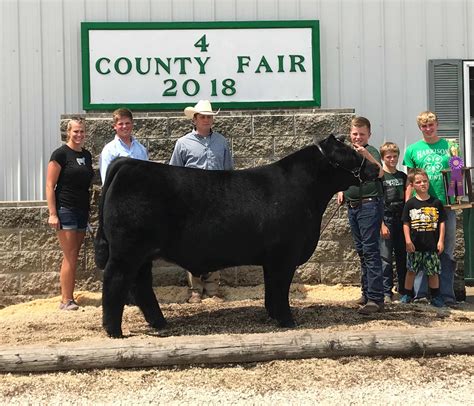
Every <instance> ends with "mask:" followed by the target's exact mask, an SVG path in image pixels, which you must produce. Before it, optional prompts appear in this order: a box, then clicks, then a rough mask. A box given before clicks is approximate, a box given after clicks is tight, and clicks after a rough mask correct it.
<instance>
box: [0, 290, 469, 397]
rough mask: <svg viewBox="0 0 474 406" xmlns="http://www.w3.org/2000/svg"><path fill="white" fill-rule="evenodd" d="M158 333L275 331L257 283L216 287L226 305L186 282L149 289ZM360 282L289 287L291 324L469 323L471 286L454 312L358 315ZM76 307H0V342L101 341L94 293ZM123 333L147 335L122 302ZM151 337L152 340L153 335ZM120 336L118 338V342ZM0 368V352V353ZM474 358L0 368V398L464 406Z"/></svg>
mask: <svg viewBox="0 0 474 406" xmlns="http://www.w3.org/2000/svg"><path fill="white" fill-rule="evenodd" d="M156 293H157V297H158V299H159V301H160V304H161V307H162V310H163V313H164V315H165V317H166V319H167V320H168V323H169V326H168V328H167V329H166V331H165V334H166V335H167V336H183V335H200V336H203V335H210V334H244V333H248V334H251V333H271V332H275V331H278V329H277V328H276V326H275V324H273V323H272V322H271V321H269V320H268V318H267V317H266V314H265V310H264V308H263V287H262V286H257V287H252V288H223V293H224V296H225V299H226V301H225V302H224V303H215V302H213V301H212V300H211V299H206V300H204V301H203V303H202V304H199V305H190V304H187V303H186V297H187V296H186V295H187V292H186V288H181V287H169V288H166V287H164V288H157V289H156ZM358 296H359V288H356V287H347V286H341V285H336V286H324V285H318V286H305V285H294V286H292V291H291V305H292V308H293V314H294V317H295V321H296V323H297V325H298V327H297V329H301V330H304V329H310V330H313V331H314V330H317V331H321V332H332V331H348V330H349V331H350V330H353V331H363V330H366V331H368V330H380V329H392V330H394V331H395V330H398V331H399V330H406V332H407V334H409V333H410V331H411V330H413V329H429V328H443V327H446V328H450V327H463V328H471V327H473V328H474V288H469V290H468V300H467V302H464V303H461V304H460V305H459V307H458V308H457V309H449V308H443V309H436V308H434V307H432V306H430V305H428V304H411V305H401V304H399V303H394V304H392V305H389V306H387V307H386V310H385V312H384V313H380V314H376V315H374V316H361V315H359V314H358V313H357V312H356V308H357V306H355V305H354V303H353V301H354V300H355V299H356V298H357V297H358ZM77 302H78V303H79V305H80V306H81V308H80V310H78V311H77V312H64V311H59V310H58V303H59V298H58V297H56V298H52V299H45V300H36V301H33V302H29V303H23V304H20V305H16V306H10V307H7V308H5V309H2V310H0V345H1V347H2V348H4V347H12V346H18V347H21V346H23V345H30V344H41V345H48V344H61V343H74V342H80V343H81V344H83V343H87V342H88V341H89V340H90V341H91V342H92V341H93V340H94V341H97V339H99V340H104V342H106V341H107V340H110V339H109V338H107V337H106V335H105V333H104V332H103V330H102V327H101V316H102V311H101V307H100V294H99V293H91V292H77ZM123 330H124V334H126V335H128V336H140V335H144V334H146V328H145V322H144V320H143V317H142V315H141V313H140V312H139V310H138V309H137V308H136V307H126V309H125V313H124V318H123ZM154 339H156V340H159V339H160V338H159V337H156V338H154ZM125 340H126V339H125ZM0 364H1V358H0ZM473 372H474V356H472V355H471V356H470V355H454V354H453V355H448V356H436V357H419V358H395V357H375V358H374V357H372V358H366V357H343V358H338V359H316V358H315V359H306V360H279V361H272V362H261V363H242V364H233V365H219V366H209V365H190V366H186V367H169V368H165V367H161V368H144V369H128V370H113V369H94V370H87V371H69V372H58V373H35V374H10V373H9V374H1V375H0V404H9V405H12V404H91V403H94V404H127V405H128V404H149V403H154V404H193V405H194V404H206V405H208V404H272V403H275V402H285V403H286V404H298V405H300V404H303V405H304V404H308V405H309V404H312V405H313V404H323V405H329V404H331V405H333V404H335V403H340V404H363V403H368V402H373V403H375V404H380V403H386V404H393V405H399V404H400V405H402V404H403V405H406V404H421V405H424V404H426V405H428V404H430V405H451V404H452V405H461V404H462V405H465V404H469V403H471V402H472V399H473V398H474V373H473Z"/></svg>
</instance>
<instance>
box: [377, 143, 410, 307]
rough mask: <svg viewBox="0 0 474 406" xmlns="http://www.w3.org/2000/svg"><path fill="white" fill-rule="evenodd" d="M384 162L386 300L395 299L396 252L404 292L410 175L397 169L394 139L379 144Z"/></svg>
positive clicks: (382, 233)
mask: <svg viewBox="0 0 474 406" xmlns="http://www.w3.org/2000/svg"><path fill="white" fill-rule="evenodd" d="M380 156H381V158H382V163H383V171H384V174H383V178H382V188H383V203H384V210H383V221H382V226H381V228H380V256H381V257H382V272H383V290H384V302H385V303H391V302H392V298H393V292H392V289H393V253H395V263H396V267H397V280H398V293H399V294H400V295H401V296H403V295H404V294H405V293H406V292H405V275H406V273H407V267H406V262H407V252H406V249H405V238H404V236H403V222H402V211H403V206H404V204H405V188H406V183H407V175H406V174H405V173H404V172H402V171H399V170H398V169H397V164H398V158H399V156H400V149H399V148H398V146H397V145H396V144H394V143H393V142H386V143H385V144H383V145H382V146H381V147H380Z"/></svg>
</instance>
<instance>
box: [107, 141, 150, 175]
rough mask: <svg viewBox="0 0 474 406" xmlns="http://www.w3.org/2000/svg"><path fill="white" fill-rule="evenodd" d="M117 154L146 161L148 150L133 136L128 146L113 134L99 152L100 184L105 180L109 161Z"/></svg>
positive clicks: (117, 155)
mask: <svg viewBox="0 0 474 406" xmlns="http://www.w3.org/2000/svg"><path fill="white" fill-rule="evenodd" d="M119 156H126V157H129V158H135V159H141V160H142V161H148V152H147V150H146V148H145V147H144V146H143V145H142V144H140V142H139V141H137V139H136V138H135V137H132V143H131V144H130V148H129V147H128V145H127V144H126V143H125V142H123V141H122V140H121V139H120V137H119V136H118V135H115V138H114V139H113V140H112V141H110V142H109V143H108V144H107V145H106V146H105V147H104V149H103V150H102V152H101V154H100V159H99V171H100V177H101V179H102V184H104V182H105V175H106V174H107V168H108V167H109V165H110V163H111V162H112V161H113V160H114V159H115V158H117V157H119Z"/></svg>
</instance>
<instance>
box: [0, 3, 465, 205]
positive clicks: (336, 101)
mask: <svg viewBox="0 0 474 406" xmlns="http://www.w3.org/2000/svg"><path fill="white" fill-rule="evenodd" d="M293 19H294V20H300V19H318V20H320V27H321V70H322V78H321V79H322V80H321V82H322V92H321V96H322V107H323V108H352V107H353V108H355V109H356V113H357V114H360V115H365V116H367V117H369V118H370V119H371V121H372V122H373V134H374V135H373V138H372V143H373V144H374V145H379V144H380V143H382V142H383V141H384V140H385V139H390V140H393V141H395V142H397V143H399V144H400V146H401V147H402V148H403V147H404V146H405V145H406V144H407V143H410V142H412V141H414V140H415V139H416V138H417V137H418V132H417V129H416V125H415V116H416V115H417V113H418V112H419V111H421V110H423V109H425V108H426V105H427V83H426V77H427V61H428V59H444V58H456V59H474V0H2V1H1V2H0V24H1V26H0V33H1V34H0V35H1V37H0V43H1V64H0V95H1V106H0V122H1V127H0V128H1V131H0V142H1V144H0V145H1V147H0V201H1V200H9V201H15V200H40V199H44V174H45V169H46V165H47V162H48V159H49V156H50V153H51V151H52V150H53V149H54V148H56V147H57V146H59V144H60V135H59V129H58V122H59V117H60V115H61V114H62V113H78V112H82V90H81V58H80V56H81V55H80V23H81V22H82V21H224V20H230V21H233V20H238V21H244V20H249V21H254V20H293Z"/></svg>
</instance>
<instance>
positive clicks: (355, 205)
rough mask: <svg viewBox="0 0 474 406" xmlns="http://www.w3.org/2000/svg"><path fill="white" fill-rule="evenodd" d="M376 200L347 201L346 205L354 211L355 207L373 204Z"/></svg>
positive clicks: (376, 198)
mask: <svg viewBox="0 0 474 406" xmlns="http://www.w3.org/2000/svg"><path fill="white" fill-rule="evenodd" d="M378 199H379V198H378V197H366V198H364V199H359V200H348V201H347V205H348V206H349V207H350V208H351V209H355V208H356V207H359V206H360V205H361V204H364V203H369V202H375V201H377V200H378Z"/></svg>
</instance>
